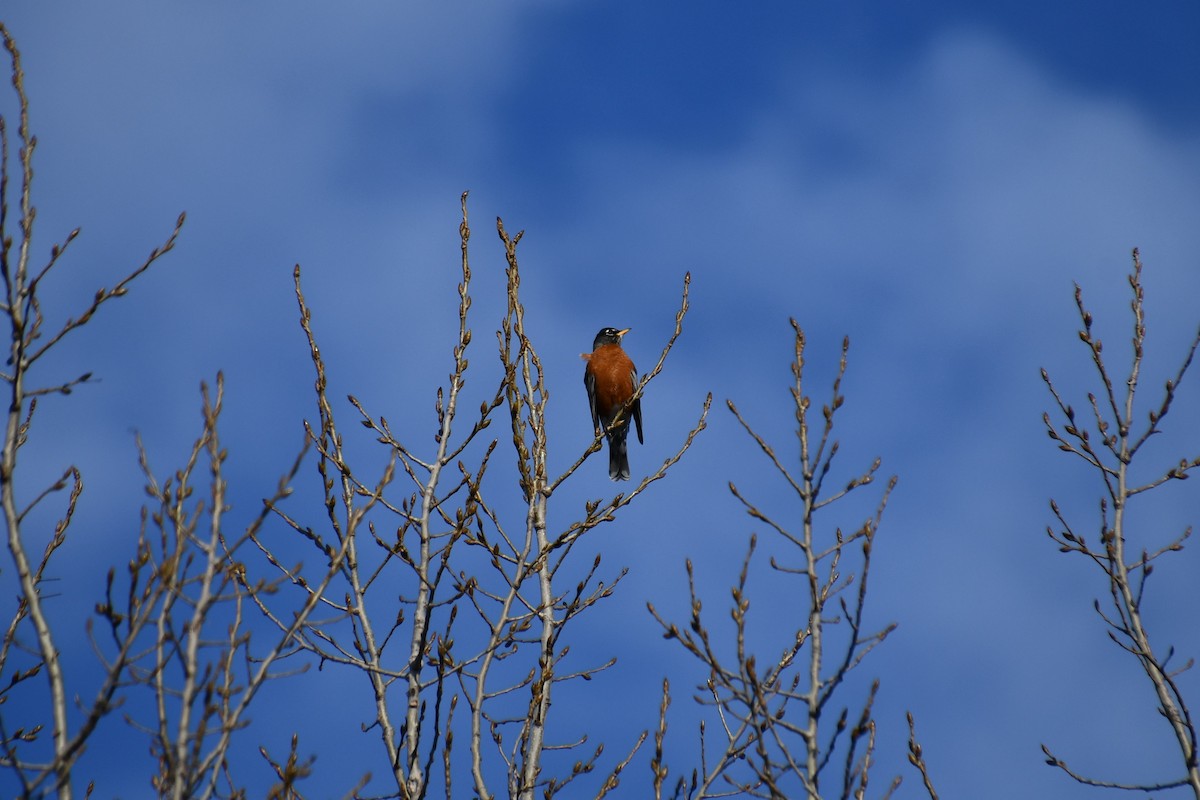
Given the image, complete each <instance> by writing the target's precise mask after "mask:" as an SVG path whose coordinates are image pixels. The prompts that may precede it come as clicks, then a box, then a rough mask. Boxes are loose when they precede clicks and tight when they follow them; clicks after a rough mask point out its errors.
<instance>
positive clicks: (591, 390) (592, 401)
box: [583, 363, 600, 431]
mask: <svg viewBox="0 0 1200 800" xmlns="http://www.w3.org/2000/svg"><path fill="white" fill-rule="evenodd" d="M583 385H584V386H586V387H587V393H588V407H589V408H591V409H592V430H594V431H598V430H600V414H599V412H597V411H596V373H594V372H592V365H591V363H589V364H588V366H587V367H586V368H584V370H583Z"/></svg>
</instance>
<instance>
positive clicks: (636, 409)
mask: <svg viewBox="0 0 1200 800" xmlns="http://www.w3.org/2000/svg"><path fill="white" fill-rule="evenodd" d="M629 376H630V380H632V381H633V387H634V389H635V390H636V389H637V385H638V376H637V368H636V367H634V368H633V369H632V370H630V372H629ZM630 411H631V412H632V413H633V424H635V425H637V433H638V444H645V442H643V441H642V398H640V397H639V398H638V399H636V400H634V401H633V407H632V408H631V409H630Z"/></svg>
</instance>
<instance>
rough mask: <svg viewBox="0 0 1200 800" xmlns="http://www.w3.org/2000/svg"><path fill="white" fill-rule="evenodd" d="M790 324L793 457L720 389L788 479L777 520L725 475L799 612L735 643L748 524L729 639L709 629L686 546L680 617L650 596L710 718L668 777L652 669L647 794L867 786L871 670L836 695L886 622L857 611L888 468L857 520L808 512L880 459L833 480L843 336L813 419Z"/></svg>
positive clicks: (866, 479) (749, 556) (778, 793)
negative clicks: (774, 640) (685, 610)
mask: <svg viewBox="0 0 1200 800" xmlns="http://www.w3.org/2000/svg"><path fill="white" fill-rule="evenodd" d="M792 328H793V330H794V333H795V347H794V360H793V363H792V375H793V378H794V383H793V386H792V389H791V395H792V401H793V403H794V406H795V417H796V423H797V437H798V443H799V452H798V454H797V455H798V459H796V461H794V462H793V461H792V460H791V459H789V458H786V457H780V456H779V455H778V454H777V453H776V451H775V449H774V447H772V445H770V444H769V443H768V442H767V441H766V440H764V439H763V438H762V437H761V436H760V435H759V434H758V433H756V432H755V431H754V429H753V428H752V427H751V425H750V424H749V422H747V421H746V419H745V418H744V417H743V416H742V414H741V413H740V412H739V411H738V409H737V407H736V406H735V405H734V404H733V402H732V401H729V402H728V406H729V410H730V411H731V412H732V413H733V415H734V416H735V417H736V418H737V420H738V422H739V423H740V424H741V425H742V427H743V428H744V429H745V431H746V433H747V434H749V436H750V437H751V438H752V439H753V440H754V442H755V443H756V444H757V445H758V447H759V449H761V450H762V452H763V453H764V454H765V455H766V457H767V458H768V460H769V461H770V462H771V465H772V466H773V467H774V469H775V471H776V472H778V473H779V474H780V475H781V476H782V477H783V479H784V480H785V481H786V482H787V485H788V486H789V487H790V488H791V490H792V491H793V492H795V494H796V498H797V501H798V505H799V508H798V513H797V514H796V515H795V519H796V524H795V526H793V525H791V524H789V523H785V522H783V521H781V520H782V519H783V518H782V517H781V516H779V515H778V514H768V513H767V512H765V511H762V510H760V509H759V508H758V506H757V505H756V504H755V503H754V502H753V501H752V500H751V499H749V497H748V496H747V495H746V494H745V493H743V491H742V490H740V489H739V488H738V487H737V486H736V485H735V484H734V483H732V482H731V483H730V484H729V489H730V491H731V492H732V493H733V495H734V497H736V498H737V499H738V501H739V502H740V503H741V504H742V505H743V506H744V507H745V509H746V512H747V513H748V514H749V515H750V517H751V518H753V519H755V520H757V521H758V522H761V523H763V524H764V525H765V526H766V527H767V529H768V530H769V531H770V532H771V533H772V534H773V535H774V538H775V541H776V542H778V543H779V544H781V545H782V546H783V550H782V552H784V553H786V554H787V555H786V556H784V555H780V556H778V557H777V556H775V555H772V556H771V557H770V558H769V564H770V567H771V569H773V570H775V571H776V572H778V573H780V574H782V575H786V576H790V577H793V578H795V580H796V581H797V583H798V589H799V591H798V592H794V593H791V594H789V598H788V600H787V602H789V603H795V597H796V595H797V594H798V595H799V596H800V597H801V598H803V600H802V602H801V604H800V610H799V613H798V614H797V616H798V618H799V625H798V627H797V628H795V629H794V630H793V631H792V632H791V633H790V634H789V635H788V636H787V637H786V640H784V641H781V642H779V647H778V650H777V651H775V652H772V653H770V654H769V655H764V654H763V653H761V652H755V651H754V649H753V648H752V647H751V646H750V645H748V643H747V635H746V630H747V620H748V618H749V614H750V594H751V593H750V590H749V586H748V584H749V575H750V569H751V564H752V562H753V560H754V554H755V551H756V549H757V547H758V537H757V535H751V537H750V544H749V548H748V550H747V553H746V558H745V561H744V562H743V564H742V569H741V571H740V573H739V575H738V578H737V582H736V584H735V585H734V586H733V588H732V590H731V592H732V606H731V608H730V609H729V614H730V617H731V619H732V622H733V632H732V651H731V652H727V650H729V648H727V647H724V646H723V645H722V643H721V641H722V640H721V636H720V633H719V632H718V631H715V630H713V629H712V627H711V621H710V617H709V616H706V615H705V614H704V613H703V611H702V598H701V595H702V591H701V589H700V588H698V585H697V584H698V581H697V578H696V575H695V570H694V569H693V566H692V564H691V561H690V560H689V561H688V562H687V565H686V566H687V576H688V589H689V593H690V602H691V617H690V619H689V620H688V622H687V624H686V625H679V624H676V623H674V622H670V621H668V620H667V619H665V618H663V617H662V616H661V615H660V614H659V613H658V611H657V610H655V608H654V606H653V605H651V606H650V613H651V614H653V615H654V617H655V619H657V620H658V621H659V623H660V624H661V625H662V627H663V630H664V632H665V635H666V636H667V637H668V638H670V639H674V640H676V641H678V642H679V643H680V644H681V645H682V646H683V648H684V649H685V650H686V651H687V652H688V653H690V654H691V655H692V656H694V657H695V658H696V659H697V660H698V661H699V662H700V663H701V665H702V666H703V668H704V670H705V671H706V673H707V679H706V680H705V682H704V683H702V684H701V685H700V686H699V687H698V694H697V695H696V696H695V700H696V701H697V702H698V703H700V704H702V705H703V706H706V707H707V708H709V709H711V714H710V715H709V716H710V719H705V720H702V722H701V724H700V729H699V734H700V739H699V746H700V767H699V768H696V769H692V770H690V771H684V772H683V774H681V775H679V776H678V777H677V778H676V779H675V781H674V783H673V785H672V784H671V783H670V782H669V778H670V770H669V768H668V766H667V764H666V763H665V761H664V749H663V742H664V740H665V737H666V731H667V707H668V704H669V699H670V696H669V684H668V683H667V682H664V685H663V703H662V708H661V713H660V723H659V729H658V732H657V733H656V735H655V754H654V757H653V760H652V762H651V769H652V771H653V775H654V796H655V797H656V798H661V797H662V796H663V794H664V792H665V791H668V790H669V795H668V796H670V797H672V798H681V797H683V798H688V799H689V800H693V799H695V800H700V798H711V797H727V796H735V795H736V796H751V797H769V798H784V797H801V796H803V797H808V798H814V800H815V799H816V798H821V797H834V796H836V797H851V796H853V797H855V798H862V797H864V796H865V794H866V790H867V786H868V781H869V778H870V776H871V768H872V766H873V765H874V762H875V725H876V723H875V719H874V714H873V706H874V701H875V696H876V692H877V691H878V688H879V682H878V681H874V682H873V683H872V684H871V686H870V688H869V690H868V691H867V695H866V698H865V700H864V701H863V702H862V705H861V706H860V707H859V709H858V711H857V712H855V714H854V715H853V717H852V716H851V713H850V710H849V708H847V707H845V706H842V707H841V708H840V709H839V707H838V706H839V705H840V704H839V703H838V702H836V698H837V697H840V696H841V695H843V694H845V686H844V684H845V681H846V679H847V677H848V676H849V675H850V673H851V672H852V671H853V670H854V669H856V668H857V667H858V666H859V665H860V664H861V663H862V661H863V659H864V658H865V657H866V656H867V654H868V653H870V652H871V650H873V649H874V648H875V647H876V646H877V645H879V644H880V643H882V642H883V640H884V639H885V638H886V637H887V636H888V634H890V633H891V632H892V630H894V628H895V624H889V625H887V626H885V627H884V628H882V629H881V630H878V631H868V630H865V629H864V627H863V611H864V608H865V605H866V598H867V586H868V583H867V580H868V577H869V574H870V568H871V563H872V561H871V558H872V552H873V548H874V542H875V537H876V536H877V535H878V532H879V527H880V522H881V521H882V517H883V511H884V508H885V506H886V505H887V500H888V497H889V495H890V493H891V491H892V489H893V487H894V486H895V485H896V479H895V478H894V477H893V478H891V479H889V480H888V481H887V483H886V485H885V487H884V489H883V491H882V493H881V494H880V496H879V499H878V501H877V504H876V506H875V508H874V511H873V513H872V514H870V515H869V516H868V517H867V518H866V519H865V520H864V521H863V523H862V524H861V525H860V526H859V527H858V528H857V529H855V530H853V531H849V532H847V531H844V530H842V529H841V528H840V527H834V528H833V529H832V530H828V529H827V528H824V529H823V528H822V527H821V526H820V525H819V522H820V519H818V512H821V511H822V510H823V509H825V508H827V507H828V506H830V505H831V504H833V503H837V502H840V501H843V500H844V499H845V498H846V497H847V496H848V495H849V494H850V493H851V492H854V491H856V490H858V489H860V488H862V487H866V486H869V485H871V484H874V483H875V481H876V475H877V472H878V470H879V467H880V463H881V462H880V460H879V459H875V461H874V462H873V463H872V464H871V465H870V466H869V467H868V468H867V469H866V470H865V471H863V472H861V473H858V474H856V475H853V476H852V477H850V478H849V479H848V480H844V481H841V482H838V483H833V481H834V480H836V479H835V478H833V477H832V474H833V459H834V457H835V456H836V455H837V452H838V441H837V440H836V439H834V438H833V428H834V419H835V416H836V414H837V412H838V410H839V409H841V408H842V405H843V403H844V402H845V397H844V396H843V395H842V394H841V383H842V378H843V377H844V375H845V371H846V364H847V360H846V359H847V353H848V350H849V346H850V342H849V339H846V340H844V341H843V343H842V354H841V360H840V362H839V367H838V371H837V375H836V377H835V378H834V381H833V393H832V397H831V399H830V401H829V402H828V403H827V404H826V405H824V406H822V408H821V419H820V421H819V422H817V424H815V425H814V424H813V421H812V420H811V416H810V409H811V408H812V399H811V397H810V396H809V395H808V394H806V387H805V384H804V378H805V375H804V368H805V344H806V340H805V336H804V331H803V330H802V329H801V328H800V326H799V325H798V324H797V323H796V321H795V320H792ZM827 481H829V483H827ZM823 518H824V515H822V517H821V519H823ZM758 599H759V602H772V598H764V597H762V596H761V595H760V596H759V597H758ZM773 604H774V605H778V604H777V603H773ZM710 722H711V724H710ZM911 725H912V723H911V717H910V731H911V738H910V759H911V760H912V762H913V764H914V765H916V766H917V767H918V768H919V769H920V771H921V773H922V776H923V777H924V778H925V781H926V786H927V787H928V790H929V793H930V795H931V796H933V797H936V795H935V793H934V791H933V787H932V784H931V783H930V782H929V777H928V772H927V769H926V767H925V762H924V759H923V756H922V753H921V749H920V745H919V744H917V742H916V734H915V729H913V728H912V727H911ZM712 731H715V733H712ZM899 782H900V779H899V778H895V779H893V780H892V781H891V782H890V783H889V785H888V787H887V789H886V790H885V791H884V792H883V795H882V796H883V797H888V796H890V795H891V793H892V791H893V790H894V789H895V788H896V786H897V785H899ZM830 785H832V788H829V787H830Z"/></svg>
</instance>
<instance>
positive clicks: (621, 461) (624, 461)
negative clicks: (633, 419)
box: [608, 431, 629, 481]
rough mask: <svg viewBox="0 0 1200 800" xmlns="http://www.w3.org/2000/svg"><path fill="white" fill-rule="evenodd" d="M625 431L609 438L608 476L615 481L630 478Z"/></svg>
mask: <svg viewBox="0 0 1200 800" xmlns="http://www.w3.org/2000/svg"><path fill="white" fill-rule="evenodd" d="M624 434H625V431H621V435H619V436H613V437H611V438H610V439H609V440H608V477H610V478H612V479H613V480H614V481H627V480H629V453H628V452H626V449H625V436H624Z"/></svg>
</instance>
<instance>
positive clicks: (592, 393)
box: [582, 328, 643, 481]
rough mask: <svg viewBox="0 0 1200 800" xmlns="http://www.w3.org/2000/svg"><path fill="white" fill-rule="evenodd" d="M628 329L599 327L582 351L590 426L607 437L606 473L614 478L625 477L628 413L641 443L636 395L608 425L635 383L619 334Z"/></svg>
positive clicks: (638, 403)
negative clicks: (621, 415) (590, 350)
mask: <svg viewBox="0 0 1200 800" xmlns="http://www.w3.org/2000/svg"><path fill="white" fill-rule="evenodd" d="M631 330H632V328H625V329H624V330H617V329H616V328H601V329H600V332H599V333H597V334H596V339H595V341H593V342H592V352H590V353H584V354H582V357H583V359H584V360H585V361H587V366H585V367H584V368H583V384H584V386H586V387H587V393H588V405H589V406H591V409H592V428H593V429H594V430H595V431H596V435H597V436H599V435H600V432H601V431H604V432H605V434H606V435H607V437H608V477H610V478H612V479H613V480H614V481H627V480H629V454H628V453H627V451H626V447H625V439H626V437H627V436H628V435H629V420H630V417H632V418H633V422H634V423H635V424H636V425H637V437H638V443H639V444H643V442H642V399H641V398H640V397H639V398H637V399H636V400H634V401H633V402H632V403H630V404H629V408H628V409H627V410H626V411H625V416H624V417H623V418H622V419H621V422H620V423H619V424H618V425H617V426H616V427H614V428H612V429H611V430H610V429H609V426H610V425H612V423H613V420H615V419H616V418H617V415H619V414H620V413H621V411H622V409H624V408H625V404H626V403H629V400H630V398H631V397H633V392H634V388H635V387H636V386H637V367H635V366H634V365H633V361H632V360H631V359H630V358H629V356H628V355H627V354H626V353H625V351H624V350H622V349H621V337H622V336H624V335H625V334H627V333H629V331H631Z"/></svg>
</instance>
